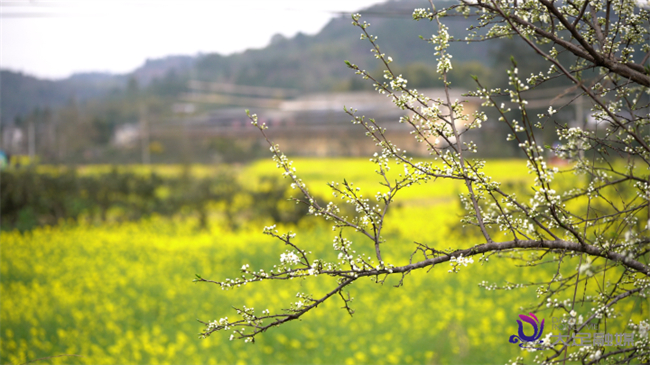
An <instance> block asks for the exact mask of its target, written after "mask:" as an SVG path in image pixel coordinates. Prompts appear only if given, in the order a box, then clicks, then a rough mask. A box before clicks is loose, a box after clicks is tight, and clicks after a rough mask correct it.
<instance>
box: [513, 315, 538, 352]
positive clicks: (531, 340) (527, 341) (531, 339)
mask: <svg viewBox="0 0 650 365" xmlns="http://www.w3.org/2000/svg"><path fill="white" fill-rule="evenodd" d="M529 314H530V317H529V316H526V315H523V314H520V315H519V318H521V320H522V321H524V322H527V323H528V324H530V325H531V326H533V334H532V336H526V334H525V333H524V324H523V323H521V321H520V320H517V323H518V324H519V336H517V335H512V336H510V343H518V342H519V341H521V344H519V347H521V348H524V347H533V348H534V345H535V344H536V343H537V344H541V343H542V341H541V340H539V338H540V337H542V333H543V332H544V320H543V319H542V323H541V324H540V322H539V319H537V317H535V315H534V314H532V313H529ZM531 317H532V318H531ZM538 330H539V331H538ZM538 340H539V341H538ZM526 345H533V346H526Z"/></svg>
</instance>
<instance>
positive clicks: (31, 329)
mask: <svg viewBox="0 0 650 365" xmlns="http://www.w3.org/2000/svg"><path fill="white" fill-rule="evenodd" d="M365 161H367V160H351V159H330V160H309V159H304V160H298V161H296V166H297V168H298V171H299V172H302V176H303V178H304V179H305V180H306V181H307V182H308V183H310V184H311V185H312V186H313V189H312V190H313V191H315V192H317V193H318V194H320V195H325V194H326V193H327V187H326V186H325V182H326V181H331V180H341V179H342V178H346V179H347V180H348V181H354V182H355V185H359V186H362V187H365V188H367V189H369V190H372V189H376V188H377V187H378V186H379V185H378V184H376V183H375V182H374V181H375V180H376V178H375V175H374V173H373V172H372V171H373V165H372V164H369V163H367V162H365ZM197 169H198V170H200V171H202V172H200V173H209V172H210V169H209V168H207V167H206V168H203V169H202V168H197ZM273 170H274V164H272V163H270V162H263V163H256V164H253V165H250V166H246V167H242V168H241V174H242V176H243V178H242V179H241V181H243V182H244V183H245V182H246V181H254V180H255V179H252V178H247V177H254V176H260V175H264V174H271V173H276V172H275V171H273ZM490 173H492V174H493V176H495V177H497V178H506V180H508V181H511V182H513V183H527V182H529V179H530V177H529V176H528V175H527V174H526V168H525V164H524V163H523V162H520V161H503V162H498V163H496V164H495V168H494V170H493V171H490ZM461 189H462V187H461V186H460V185H453V184H452V183H447V182H443V183H442V184H437V185H423V186H417V187H414V188H413V189H412V190H411V191H406V192H405V194H404V195H403V196H402V200H401V202H402V203H401V205H400V206H399V207H398V208H396V209H394V210H393V211H392V212H390V216H389V220H388V222H389V223H388V225H387V231H386V238H387V243H386V247H387V250H388V251H387V255H388V258H387V261H388V262H391V263H393V264H395V265H400V264H404V263H406V262H407V261H408V254H410V252H412V251H413V249H414V246H413V242H414V241H418V242H427V243H429V244H433V245H436V244H438V245H439V247H441V248H447V247H454V246H456V245H457V243H455V242H458V241H457V240H461V239H462V240H471V239H472V233H471V232H470V233H466V232H465V233H464V234H461V232H459V231H461V230H462V229H460V228H459V227H458V226H457V225H456V223H455V222H457V221H458V216H459V214H460V211H459V204H458V202H457V198H456V197H457V193H459V192H461V191H462V190H461ZM399 200H400V199H399V196H398V201H399ZM219 217H220V216H219V214H218V212H216V213H215V214H214V215H213V216H212V217H211V218H212V219H211V221H210V225H209V228H208V229H203V230H201V229H197V222H196V221H195V220H194V219H192V218H175V219H168V218H158V217H153V218H149V219H146V220H142V221H138V222H123V223H107V224H102V225H93V224H88V223H84V222H83V221H81V222H80V223H75V224H71V223H65V222H62V224H60V225H58V226H55V227H42V228H36V229H34V230H32V231H28V232H24V233H19V232H17V231H13V232H3V233H2V246H1V257H0V295H1V300H2V306H1V309H0V324H1V326H0V363H2V364H23V363H26V362H29V361H33V360H36V359H40V358H46V357H47V359H43V360H40V361H38V362H36V363H38V364H45V363H52V364H279V363H283V364H284V363H286V364H369V363H377V364H438V363H505V362H507V360H508V359H509V358H513V357H516V356H529V355H528V354H524V353H523V352H522V351H521V350H520V349H519V347H517V346H516V345H512V344H510V343H508V338H509V337H510V335H512V334H515V333H516V331H517V323H516V321H515V320H516V319H517V315H518V314H520V313H524V312H523V310H522V309H521V307H526V306H528V305H530V304H533V303H534V301H535V299H536V294H535V288H534V287H532V288H528V289H519V290H508V291H504V290H496V291H486V290H485V289H482V288H480V287H479V286H478V285H477V284H478V283H479V282H480V281H482V280H488V281H490V282H494V283H497V284H501V285H503V284H506V283H507V282H522V281H524V282H539V281H543V280H547V279H548V278H549V277H550V275H552V271H553V268H549V271H545V270H541V271H540V270H538V269H534V268H514V265H512V264H511V263H510V262H508V261H507V259H506V258H503V259H494V260H490V261H488V262H486V263H483V264H481V263H478V262H477V263H475V264H473V265H470V266H468V267H466V268H462V270H461V271H460V272H459V273H448V269H449V268H450V267H448V266H444V267H436V268H434V269H433V270H431V271H429V272H426V271H420V272H414V273H412V274H410V275H408V276H407V277H406V279H405V280H404V285H403V286H402V287H399V288H396V287H394V285H395V284H397V282H398V279H399V278H394V280H390V279H389V280H388V281H387V282H386V283H384V284H383V285H379V284H375V283H372V282H370V281H367V282H360V283H358V284H356V285H354V286H352V287H350V288H349V295H350V296H351V297H354V298H355V299H354V301H353V302H352V303H351V305H352V307H353V309H355V314H354V316H353V317H350V316H349V315H348V314H347V312H346V311H345V310H343V309H341V308H340V307H341V306H342V303H341V302H340V301H339V299H338V298H333V299H331V300H330V301H328V302H326V303H325V304H324V305H323V306H321V307H319V308H318V309H317V310H315V311H313V312H311V313H309V314H307V315H306V316H305V317H304V319H303V320H301V321H296V322H294V323H291V324H288V325H285V326H282V327H281V328H276V329H272V330H270V331H268V332H266V333H265V334H264V335H262V336H260V337H259V338H258V339H257V340H256V342H255V343H254V344H245V343H243V342H241V341H229V339H228V337H229V334H228V333H215V334H213V335H212V336H211V337H209V338H207V339H199V337H198V334H199V332H200V331H201V329H202V325H201V324H200V323H198V322H197V319H200V320H204V321H209V320H210V321H211V320H214V319H218V318H220V317H224V316H232V317H235V314H236V313H235V312H234V310H233V309H232V305H236V306H239V307H240V306H241V305H246V306H248V307H255V308H258V309H259V310H260V311H261V310H263V309H266V308H268V309H269V310H271V312H273V311H276V310H277V311H279V310H280V309H282V308H287V307H288V306H289V303H291V302H292V301H295V294H296V292H298V291H300V292H308V293H314V294H319V293H322V292H324V291H325V290H328V288H330V287H331V284H332V281H331V280H328V278H326V277H319V278H316V279H314V280H302V281H301V280H297V281H292V282H278V283H274V282H269V283H261V284H257V285H249V286H248V287H243V288H240V289H238V290H231V291H222V290H220V289H219V287H217V286H214V285H208V284H204V283H201V284H198V283H193V282H192V279H193V278H194V276H195V274H200V275H201V276H202V277H204V278H209V279H215V280H221V279H224V278H226V277H233V276H236V275H238V273H239V268H241V266H242V265H244V264H250V266H251V268H252V269H255V270H257V269H259V268H269V267H272V266H273V265H274V264H278V263H279V257H280V254H281V253H282V252H284V251H285V247H283V246H282V244H281V242H279V241H274V240H273V239H272V238H270V237H268V236H264V235H262V233H261V232H262V228H263V227H262V226H261V225H258V224H253V223H251V224H249V225H245V226H243V227H240V228H238V229H237V230H234V231H233V230H231V229H230V228H227V227H226V226H225V225H222V224H220V222H219ZM278 229H280V230H283V229H284V230H289V229H291V230H293V231H294V232H298V236H297V239H298V240H299V241H300V242H302V243H304V244H305V246H306V247H309V249H310V250H312V251H313V252H314V253H316V254H319V253H320V254H322V255H329V254H331V253H329V251H330V248H331V241H332V235H333V232H332V231H331V228H330V227H329V226H325V225H322V224H319V223H316V221H314V220H303V221H301V222H300V223H299V226H298V227H295V226H291V227H289V226H286V227H278ZM360 249H363V248H362V247H361V248H360ZM538 316H540V314H539V313H538ZM550 316H551V312H542V314H541V317H543V318H549V317H550ZM60 355H76V356H60ZM54 356H58V357H54Z"/></svg>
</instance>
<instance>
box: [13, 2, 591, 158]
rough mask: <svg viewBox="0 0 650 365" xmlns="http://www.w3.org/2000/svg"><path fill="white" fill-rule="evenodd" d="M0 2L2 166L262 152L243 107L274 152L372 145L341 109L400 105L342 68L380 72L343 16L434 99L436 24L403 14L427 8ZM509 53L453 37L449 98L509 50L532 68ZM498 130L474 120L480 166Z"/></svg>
mask: <svg viewBox="0 0 650 365" xmlns="http://www.w3.org/2000/svg"><path fill="white" fill-rule="evenodd" d="M1 4H2V7H1V8H0V9H1V10H2V15H1V16H2V25H1V26H2V56H1V57H2V58H1V63H0V64H1V67H2V74H1V79H0V80H1V81H2V86H1V95H0V101H1V105H0V111H1V114H0V121H1V138H0V143H1V145H0V149H1V150H2V151H4V153H5V154H6V155H7V156H9V159H8V160H10V161H11V162H10V163H13V164H24V163H27V161H38V162H41V163H49V164H51V163H55V164H96V163H102V164H105V163H109V164H115V163H120V164H122V163H143V164H149V163H154V164H157V163H219V162H244V161H250V160H253V159H257V158H260V157H265V156H266V154H265V151H266V150H267V148H266V142H265V141H264V140H263V139H262V138H261V135H260V134H259V133H257V132H256V130H255V129H254V128H252V126H251V125H250V123H249V121H248V119H247V118H246V116H245V113H244V109H250V110H251V111H252V112H254V113H257V114H258V115H260V117H261V119H262V120H263V121H265V122H267V123H268V124H269V125H271V126H272V127H273V128H272V129H271V131H270V133H271V135H272V136H273V137H274V138H275V139H276V140H277V142H279V143H280V144H281V145H283V148H284V150H285V152H288V153H292V154H293V155H315V156H337V155H338V156H342V155H343V156H350V155H353V156H360V155H366V154H367V153H368V152H369V151H374V146H373V143H372V141H370V140H369V139H368V140H367V139H365V138H361V137H362V136H363V132H362V131H361V130H360V129H359V128H354V127H353V126H352V125H351V124H350V123H349V120H350V117H348V116H347V115H345V114H344V112H343V106H344V105H346V106H348V107H353V108H356V109H358V110H359V113H363V114H366V115H369V116H372V117H374V118H376V119H377V120H378V121H379V122H380V123H388V122H394V121H396V120H398V118H399V116H400V111H399V110H397V109H396V108H393V107H392V105H391V103H390V102H388V100H387V99H386V98H382V97H380V96H379V95H377V94H376V93H373V92H372V90H373V88H372V83H371V82H364V80H361V79H360V78H359V77H357V76H356V75H354V73H353V72H351V71H350V70H349V69H348V68H347V67H346V66H345V64H344V63H343V61H344V60H350V61H351V62H353V63H355V64H358V65H359V66H360V67H361V68H363V69H366V70H369V71H371V72H373V74H374V75H376V76H377V77H381V75H382V69H381V66H382V65H381V64H380V63H379V62H378V61H377V60H376V59H374V57H373V55H372V54H371V53H370V52H369V47H370V45H369V43H367V42H362V41H359V34H360V30H358V29H355V28H354V27H353V26H351V25H350V13H351V12H352V11H360V12H361V14H362V15H363V16H364V19H365V20H367V21H369V22H370V23H371V28H370V32H371V33H372V34H374V35H376V36H378V37H379V45H380V47H381V49H382V51H383V52H385V53H386V54H387V55H391V56H392V58H393V59H394V60H395V63H393V65H394V67H395V71H396V72H397V73H401V74H403V75H404V76H405V77H406V78H407V79H408V80H409V86H412V87H416V88H418V89H420V90H421V89H433V90H431V92H430V94H432V95H433V96H436V95H437V93H440V89H439V88H440V87H441V86H442V84H441V81H440V80H439V79H438V77H437V75H436V73H435V60H434V58H433V48H432V46H431V45H428V44H427V43H426V42H425V41H423V40H421V39H419V38H418V36H419V35H421V36H423V37H425V38H427V37H430V36H431V34H433V33H434V32H436V27H434V25H433V24H432V23H430V22H424V21H420V22H415V21H413V20H412V16H411V14H412V11H413V9H414V8H415V7H424V6H427V5H428V2H426V1H419V0H412V1H411V0H408V1H407V0H403V1H389V2H379V1H372V0H367V1H347V2H344V1H334V2H327V4H326V5H324V4H311V5H307V4H304V2H298V1H277V2H273V3H269V2H264V1H251V2H250V4H249V5H243V4H239V5H236V4H233V3H232V2H226V1H212V2H208V1H190V2H187V3H185V2H184V3H182V4H180V3H177V2H173V1H162V2H138V1H135V2H125V1H117V2H102V1H97V2H92V3H88V2H73V1H3V2H2V3H1ZM247 4H248V3H247ZM372 4H374V5H372ZM445 4H447V2H444V1H443V2H441V3H440V4H439V5H440V6H444V5H445ZM369 5H372V6H370V7H367V8H365V9H363V8H364V7H366V6H369ZM472 21H473V19H465V18H464V17H459V16H453V17H449V18H448V21H447V24H448V26H449V27H450V32H451V34H452V35H455V36H457V37H458V36H462V35H463V34H464V33H466V30H465V29H466V28H467V27H469V25H470V24H471V22H472ZM517 45H518V42H516V41H514V40H502V41H498V42H483V43H480V42H479V43H472V44H471V45H467V44H466V43H454V44H453V46H452V47H451V49H450V52H451V53H452V54H453V56H454V61H455V62H456V63H455V66H454V69H453V70H452V72H451V74H450V75H449V78H450V81H451V82H452V88H453V91H456V92H457V95H458V96H460V94H461V93H462V92H465V91H467V90H469V89H472V88H473V87H474V86H475V82H474V81H473V80H472V79H471V77H470V75H476V76H478V77H479V79H480V80H481V82H482V83H483V84H484V85H489V86H503V85H506V84H507V78H506V77H504V75H505V74H504V73H503V71H502V72H501V73H499V72H492V70H504V69H506V68H507V67H510V66H511V63H510V56H511V55H512V51H513V50H514V49H517V50H521V51H522V53H521V54H518V55H517V56H518V57H517V59H518V61H519V64H520V69H521V70H522V71H527V70H535V69H539V66H540V65H541V66H543V61H539V60H537V57H535V55H534V54H533V53H530V54H527V53H525V52H524V51H526V47H518V46H517ZM562 86H563V85H550V84H549V85H548V90H547V91H546V92H540V93H538V94H537V95H530V100H531V102H532V104H535V105H537V104H539V105H540V106H544V105H546V106H548V104H549V101H550V100H552V99H553V98H555V99H557V98H556V97H557V95H559V94H561V93H562V91H564V88H562ZM555 87H559V88H555ZM571 96H572V95H571V94H568V95H566V97H567V98H568V97H571ZM564 99H566V98H564ZM562 101H564V100H555V102H556V103H557V104H561V102H562ZM470 104H472V103H471V100H470ZM476 106H478V104H477V103H476V102H474V105H473V108H476ZM531 107H534V105H531ZM470 108H472V106H471V105H470ZM580 113H582V114H584V112H583V111H582V110H576V108H571V109H568V110H567V109H564V110H561V115H560V116H559V118H560V119H564V120H566V121H570V120H573V119H584V118H585V116H584V115H581V114H580ZM499 128H505V127H502V126H500V125H498V124H496V123H486V125H485V128H483V129H482V130H481V133H478V132H477V133H475V135H473V136H471V138H472V139H473V140H475V142H476V143H477V144H478V145H479V147H480V148H479V150H480V151H482V153H483V154H485V155H486V156H487V157H512V156H513V155H514V154H515V153H516V148H515V147H512V148H503V147H504V146H503V145H500V146H499V148H495V146H491V145H490V144H488V143H486V141H490V140H493V138H492V137H493V135H494V136H496V135H501V134H502V132H503V131H500V130H499ZM389 131H390V132H391V133H392V134H393V135H394V136H393V138H395V139H397V140H400V141H402V140H403V141H402V142H403V144H405V146H404V148H406V149H407V150H409V151H413V152H414V153H416V154H426V151H425V150H419V149H418V147H417V145H416V143H415V142H414V141H413V139H412V138H410V137H409V135H408V130H406V129H404V130H396V129H395V128H391V129H390V130H389ZM549 132H550V131H549ZM552 138H554V136H553V135H552V134H549V136H547V139H552ZM513 146H514V144H513Z"/></svg>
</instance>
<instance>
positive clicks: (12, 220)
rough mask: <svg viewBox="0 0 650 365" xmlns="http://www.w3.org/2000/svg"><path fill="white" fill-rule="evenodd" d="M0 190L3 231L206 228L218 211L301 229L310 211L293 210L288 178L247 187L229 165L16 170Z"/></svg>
mask: <svg viewBox="0 0 650 365" xmlns="http://www.w3.org/2000/svg"><path fill="white" fill-rule="evenodd" d="M0 184H1V186H0V199H1V202H2V217H3V220H2V229H4V230H12V229H18V230H20V231H26V230H30V229H33V228H35V227H37V226H42V225H56V224H58V223H60V222H63V221H67V220H73V221H79V220H80V219H84V220H87V221H94V222H107V221H122V220H138V219H141V218H143V217H149V216H151V215H162V216H168V217H171V216H174V215H178V214H181V215H190V216H196V217H198V219H199V227H200V228H206V227H207V224H208V220H209V219H208V218H209V215H210V214H211V213H215V214H221V215H223V216H224V217H225V222H226V223H227V225H228V226H230V227H238V226H239V225H241V224H242V223H243V221H244V220H247V219H248V220H262V221H264V220H268V217H270V218H271V221H272V222H291V223H297V222H298V221H299V220H300V219H301V218H303V217H304V216H305V213H306V207H305V206H304V205H302V206H298V207H296V208H293V209H287V208H291V206H290V205H289V206H287V204H285V203H286V201H287V199H288V195H287V188H288V186H287V184H286V182H284V181H282V180H281V179H277V178H270V177H264V176H263V177H261V178H260V181H259V184H258V186H251V187H249V188H247V187H244V186H243V185H242V184H241V183H240V178H239V177H238V176H237V175H236V174H235V172H234V170H232V169H231V168H227V167H224V168H221V169H218V170H217V171H216V173H215V175H213V176H204V177H197V176H192V175H191V173H190V172H189V169H187V168H186V169H184V171H183V172H182V173H181V174H180V175H176V176H162V175H159V174H157V173H155V172H151V173H149V174H142V173H139V172H138V171H129V170H124V169H122V170H120V169H118V168H117V167H113V168H111V170H110V171H108V172H99V173H94V174H79V173H78V172H77V171H75V170H74V169H57V170H55V171H44V172H39V171H37V170H36V169H34V168H30V169H12V170H7V171H3V173H2V179H1V180H0ZM242 202H243V203H242ZM211 207H216V208H211Z"/></svg>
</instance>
